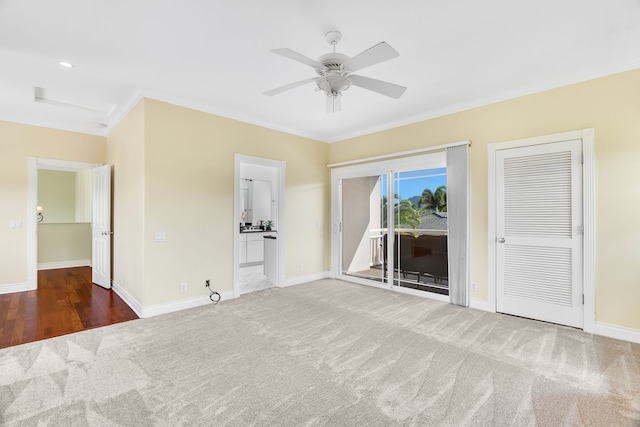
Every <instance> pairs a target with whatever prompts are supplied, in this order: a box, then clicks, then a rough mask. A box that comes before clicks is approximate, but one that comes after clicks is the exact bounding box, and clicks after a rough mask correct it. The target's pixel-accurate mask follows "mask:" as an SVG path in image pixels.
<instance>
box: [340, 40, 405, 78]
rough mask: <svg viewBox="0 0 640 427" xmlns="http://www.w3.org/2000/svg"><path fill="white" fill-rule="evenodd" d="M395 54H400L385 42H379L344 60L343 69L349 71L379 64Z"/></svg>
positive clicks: (395, 55)
mask: <svg viewBox="0 0 640 427" xmlns="http://www.w3.org/2000/svg"><path fill="white" fill-rule="evenodd" d="M397 56H400V54H399V53H398V51H397V50H395V49H394V48H392V47H391V46H389V45H388V44H387V43H385V42H380V43H378V44H377V45H375V46H373V47H371V48H369V49H367V50H365V51H364V52H362V53H360V54H358V55H356V56H354V57H353V58H351V59H350V60H348V61H347V62H345V64H344V69H345V70H348V71H351V72H353V71H358V70H360V69H362V68H364V67H369V66H371V65H375V64H379V63H381V62H384V61H388V60H389V59H393V58H395V57H397Z"/></svg>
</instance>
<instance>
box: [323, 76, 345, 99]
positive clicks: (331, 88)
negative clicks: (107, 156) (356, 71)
mask: <svg viewBox="0 0 640 427" xmlns="http://www.w3.org/2000/svg"><path fill="white" fill-rule="evenodd" d="M316 84H317V85H318V88H319V89H320V90H321V91H323V92H324V93H326V94H327V95H328V96H330V95H335V94H337V93H342V92H343V91H345V90H347V89H349V87H350V86H351V81H350V80H349V79H348V78H347V77H345V76H340V75H328V76H324V77H320V78H319V79H318V80H317V81H316Z"/></svg>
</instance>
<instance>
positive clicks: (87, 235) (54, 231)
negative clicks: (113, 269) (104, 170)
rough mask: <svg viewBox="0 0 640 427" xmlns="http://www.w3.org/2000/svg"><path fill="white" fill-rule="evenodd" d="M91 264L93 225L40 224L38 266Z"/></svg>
mask: <svg viewBox="0 0 640 427" xmlns="http://www.w3.org/2000/svg"><path fill="white" fill-rule="evenodd" d="M69 261H89V262H91V224H90V223H88V222H84V223H75V224H74V223H64V224H45V223H40V224H38V264H46V263H58V262H69Z"/></svg>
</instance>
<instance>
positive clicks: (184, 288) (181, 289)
mask: <svg viewBox="0 0 640 427" xmlns="http://www.w3.org/2000/svg"><path fill="white" fill-rule="evenodd" d="M180 292H187V284H186V283H180Z"/></svg>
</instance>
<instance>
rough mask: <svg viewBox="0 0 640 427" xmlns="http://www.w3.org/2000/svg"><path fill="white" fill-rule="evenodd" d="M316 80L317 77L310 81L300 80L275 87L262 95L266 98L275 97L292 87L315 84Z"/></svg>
mask: <svg viewBox="0 0 640 427" xmlns="http://www.w3.org/2000/svg"><path fill="white" fill-rule="evenodd" d="M317 79H318V77H311V78H310V79H304V80H300V81H299V82H293V83H289V84H288V85H284V86H280V87H277V88H275V89H271V90H268V91H266V92H265V93H264V94H265V95H268V96H273V95H277V94H279V93H282V92H284V91H287V90H289V89H293V88H294V87H298V86H302V85H306V84H307V83H311V82H315V81H316V80H317Z"/></svg>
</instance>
